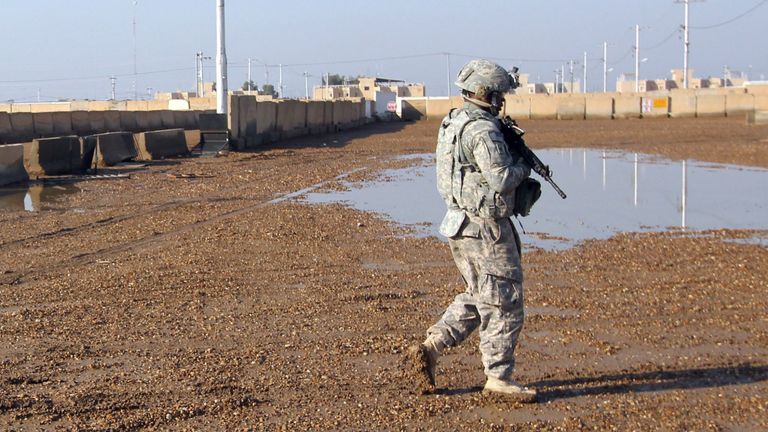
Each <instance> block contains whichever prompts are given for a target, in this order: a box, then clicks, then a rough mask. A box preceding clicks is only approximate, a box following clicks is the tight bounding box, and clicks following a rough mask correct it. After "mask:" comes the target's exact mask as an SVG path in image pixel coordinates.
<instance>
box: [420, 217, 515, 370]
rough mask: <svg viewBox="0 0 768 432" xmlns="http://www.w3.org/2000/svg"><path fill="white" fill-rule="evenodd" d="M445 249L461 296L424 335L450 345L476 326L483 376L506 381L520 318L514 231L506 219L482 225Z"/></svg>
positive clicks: (511, 367)
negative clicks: (460, 282)
mask: <svg viewBox="0 0 768 432" xmlns="http://www.w3.org/2000/svg"><path fill="white" fill-rule="evenodd" d="M450 245H451V252H452V253H453V258H454V261H455V262H456V266H457V267H458V269H459V271H460V272H461V275H462V277H463V278H464V281H465V282H466V292H464V293H462V294H459V295H457V296H456V298H455V299H454V301H453V303H452V304H451V305H450V306H449V307H448V309H446V311H445V313H444V314H443V316H442V317H441V318H440V320H439V321H438V322H437V323H436V324H435V325H433V326H432V327H430V328H429V330H428V331H427V335H428V337H430V338H436V339H438V340H439V341H440V342H442V343H443V344H444V345H446V346H456V345H458V344H460V343H461V342H462V341H463V340H464V339H466V338H467V336H469V335H470V334H471V333H472V332H473V331H474V330H475V329H477V328H478V327H479V328H480V351H481V353H482V356H483V365H484V367H485V373H486V375H487V376H490V377H494V378H498V379H501V380H509V379H511V374H512V371H513V369H514V364H515V363H514V354H515V347H516V346H517V339H518V337H519V335H520V330H521V329H522V327H523V320H524V313H523V286H522V283H521V282H519V281H521V280H522V269H521V267H520V256H519V251H518V248H517V239H516V233H515V232H514V227H513V226H512V224H511V222H510V221H509V220H506V221H502V222H501V223H497V222H495V221H483V222H482V225H481V230H480V232H479V233H478V235H477V237H467V236H464V237H460V238H458V239H452V240H451V241H450Z"/></svg>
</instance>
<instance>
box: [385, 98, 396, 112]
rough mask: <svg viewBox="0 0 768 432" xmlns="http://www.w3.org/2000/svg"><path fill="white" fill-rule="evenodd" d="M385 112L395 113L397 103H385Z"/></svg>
mask: <svg viewBox="0 0 768 432" xmlns="http://www.w3.org/2000/svg"><path fill="white" fill-rule="evenodd" d="M387 111H389V112H396V111H397V102H395V101H389V102H387Z"/></svg>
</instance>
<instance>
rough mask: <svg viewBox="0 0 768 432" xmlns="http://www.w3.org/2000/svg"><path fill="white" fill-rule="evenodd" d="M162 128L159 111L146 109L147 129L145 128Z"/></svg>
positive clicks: (161, 118)
mask: <svg viewBox="0 0 768 432" xmlns="http://www.w3.org/2000/svg"><path fill="white" fill-rule="evenodd" d="M162 129H163V115H162V114H161V113H160V111H147V129H145V130H162Z"/></svg>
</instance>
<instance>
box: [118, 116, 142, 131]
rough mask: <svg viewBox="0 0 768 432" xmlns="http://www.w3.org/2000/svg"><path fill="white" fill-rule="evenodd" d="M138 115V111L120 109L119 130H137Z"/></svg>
mask: <svg viewBox="0 0 768 432" xmlns="http://www.w3.org/2000/svg"><path fill="white" fill-rule="evenodd" d="M138 116H139V113H138V112H131V111H120V130H121V131H128V132H138V131H139V127H138V123H137V121H136V117H138Z"/></svg>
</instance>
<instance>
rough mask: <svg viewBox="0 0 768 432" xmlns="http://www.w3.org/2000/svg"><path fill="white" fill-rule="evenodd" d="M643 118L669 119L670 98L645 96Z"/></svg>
mask: <svg viewBox="0 0 768 432" xmlns="http://www.w3.org/2000/svg"><path fill="white" fill-rule="evenodd" d="M641 104H642V109H643V118H658V117H669V96H668V95H666V94H657V95H652V94H648V95H645V96H643V98H642V101H641Z"/></svg>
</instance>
